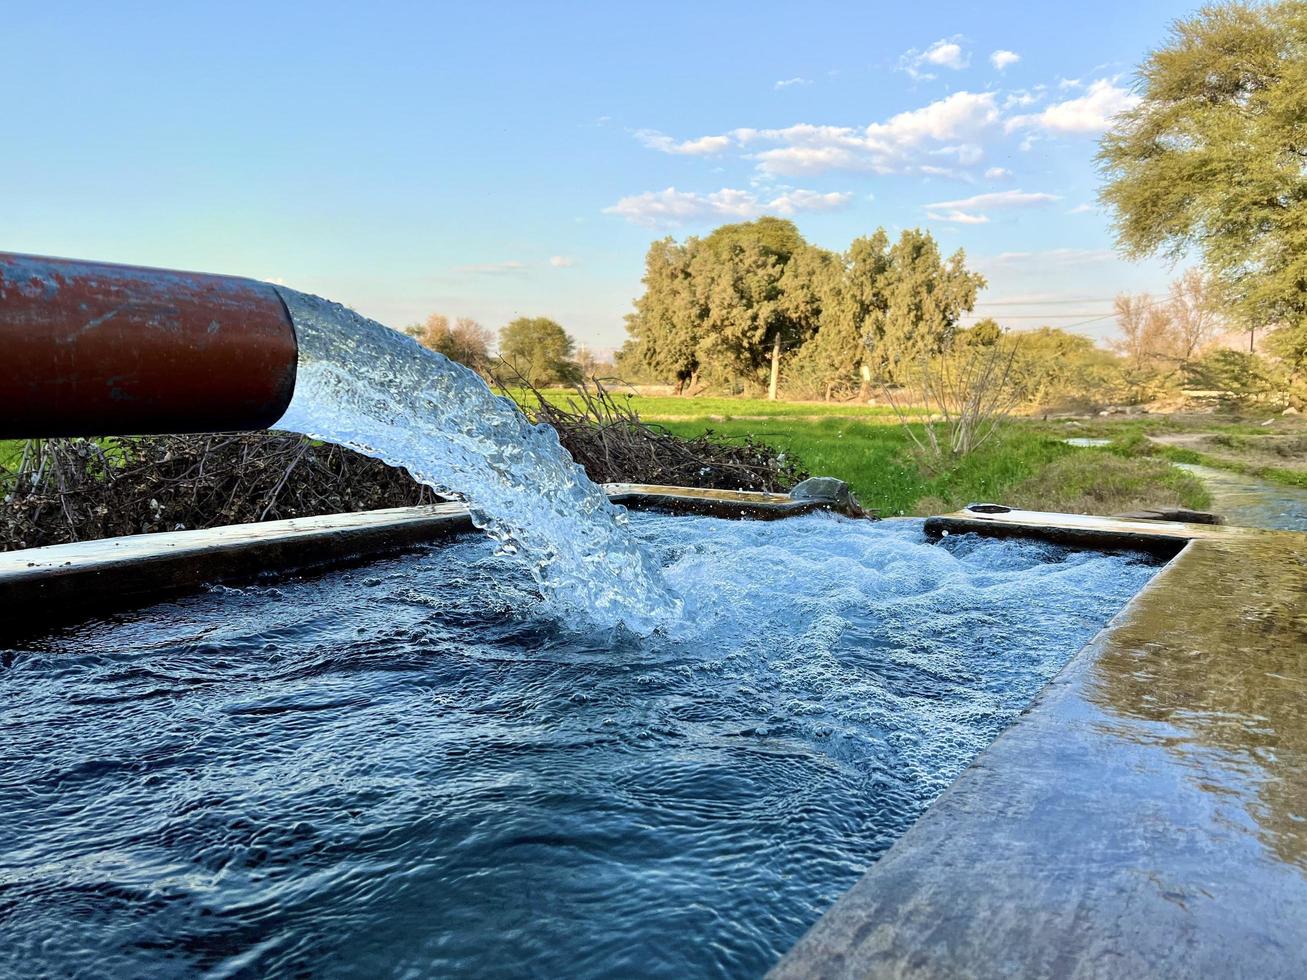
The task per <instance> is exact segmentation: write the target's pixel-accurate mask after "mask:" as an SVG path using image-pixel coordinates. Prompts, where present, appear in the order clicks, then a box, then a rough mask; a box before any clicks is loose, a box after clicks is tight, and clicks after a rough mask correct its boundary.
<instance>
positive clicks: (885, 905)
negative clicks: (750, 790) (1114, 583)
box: [772, 525, 1307, 978]
mask: <svg viewBox="0 0 1307 980" xmlns="http://www.w3.org/2000/svg"><path fill="white" fill-rule="evenodd" d="M1174 527H1180V525H1175V526H1174ZM772 975H773V976H774V977H778V978H793V977H866V976H884V977H945V976H947V977H1011V976H1023V977H1027V976H1028V977H1195V976H1220V977H1259V978H1260V977H1285V978H1289V977H1294V978H1298V977H1303V976H1307V536H1303V535H1296V534H1276V533H1272V532H1248V531H1244V530H1242V529H1219V528H1216V529H1208V531H1207V532H1206V533H1205V534H1202V535H1199V536H1197V537H1196V539H1195V540H1193V541H1192V542H1191V543H1190V544H1189V545H1187V546H1186V548H1185V550H1184V551H1183V552H1182V553H1181V554H1180V555H1179V556H1178V557H1177V558H1176V559H1174V560H1173V561H1172V562H1171V563H1170V564H1169V565H1168V566H1167V567H1166V569H1165V570H1164V571H1163V572H1161V573H1160V574H1159V575H1158V577H1157V578H1155V579H1154V580H1153V582H1152V583H1150V585H1149V586H1148V587H1147V588H1146V589H1145V590H1144V591H1143V592H1141V593H1140V594H1139V595H1138V596H1137V597H1136V598H1135V599H1134V600H1133V601H1132V602H1131V604H1130V605H1129V606H1127V607H1126V609H1125V610H1123V611H1122V613H1121V614H1120V615H1119V616H1118V617H1117V618H1116V619H1115V620H1114V621H1113V622H1112V624H1110V625H1109V627H1108V628H1107V629H1106V630H1104V632H1103V633H1100V634H1099V636H1098V637H1096V638H1095V640H1094V641H1092V642H1091V643H1090V644H1089V645H1088V646H1087V647H1086V648H1085V649H1084V650H1083V651H1081V653H1080V654H1079V655H1078V656H1077V657H1076V659H1075V660H1073V661H1072V663H1071V664H1069V665H1068V667H1067V668H1066V670H1065V671H1064V672H1063V673H1062V674H1061V675H1059V677H1058V678H1057V679H1056V680H1055V681H1054V682H1053V683H1052V684H1050V685H1049V686H1048V687H1047V688H1046V689H1045V690H1044V692H1042V694H1041V695H1040V697H1039V698H1038V699H1037V700H1036V701H1035V703H1034V704H1033V705H1032V706H1031V708H1030V709H1029V711H1028V712H1027V713H1026V714H1025V715H1023V716H1022V718H1021V719H1020V720H1019V721H1018V722H1017V723H1016V724H1015V725H1014V726H1013V727H1012V728H1010V729H1009V730H1008V731H1007V732H1006V733H1005V734H1004V735H1003V736H1001V737H1000V738H999V739H998V740H997V741H996V742H995V743H994V744H993V745H992V746H991V747H990V748H989V749H988V750H987V751H986V752H985V753H984V754H983V755H982V756H981V757H980V758H979V759H978V760H977V762H976V763H975V764H974V765H973V766H972V767H971V768H970V769H968V770H967V771H966V772H965V773H964V774H963V775H962V776H961V777H960V778H959V779H958V781H957V782H956V783H955V784H954V785H953V786H952V787H951V788H950V789H949V790H948V791H947V792H946V793H945V794H944V796H943V797H941V798H940V800H939V801H938V802H937V803H936V804H935V805H934V806H933V807H932V808H931V809H930V810H929V811H928V812H927V814H926V815H925V816H924V817H923V818H922V819H921V820H920V821H919V822H918V823H917V825H916V826H915V827H913V829H912V830H910V831H909V832H908V833H907V834H906V835H905V836H904V837H903V838H902V839H901V840H900V841H899V842H898V843H897V844H896V845H895V847H894V848H893V849H891V850H890V852H889V853H888V854H887V855H886V856H885V857H884V858H882V859H881V861H880V862H879V863H877V864H876V865H875V866H874V867H873V868H872V869H871V870H870V871H869V872H868V874H867V875H866V876H865V877H864V878H863V879H862V880H861V881H860V882H859V883H858V884H857V885H855V886H854V888H853V889H852V890H851V891H850V892H848V893H847V894H846V895H845V896H844V897H843V898H841V899H840V900H839V902H837V903H836V905H835V906H834V907H833V908H832V909H831V910H830V911H829V912H828V913H827V914H826V915H825V916H824V917H823V918H822V919H821V920H820V921H819V922H818V923H817V924H816V925H815V926H814V927H813V928H812V930H811V931H810V932H809V933H808V934H807V936H805V937H804V938H803V939H802V940H801V941H800V942H799V943H798V944H797V945H796V946H795V948H794V949H793V950H792V951H791V952H790V953H789V954H788V955H787V956H786V957H785V959H784V960H782V962H781V963H780V964H779V965H778V966H777V967H776V969H775V970H774V971H773V974H772Z"/></svg>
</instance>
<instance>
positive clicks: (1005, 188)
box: [0, 0, 1193, 347]
mask: <svg viewBox="0 0 1307 980" xmlns="http://www.w3.org/2000/svg"><path fill="white" fill-rule="evenodd" d="M1192 6H1193V5H1192V4H1187V3H1170V2H1164V0H1149V2H1147V3H1139V2H1137V0H1136V2H1118V0H1108V2H1100V3H1095V4H1053V5H1032V4H1028V3H994V2H990V3H985V4H962V3H922V4H904V3H896V4H873V3H840V4H836V3H793V2H791V3H760V2H751V3H704V2H698V3H660V4H657V5H653V4H648V5H634V4H620V3H608V4H599V3H594V4H569V3H548V4H546V3H540V4H526V3H521V4H498V5H493V6H492V5H488V4H459V5H454V4H449V5H443V4H442V5H437V4H425V3H423V4H418V3H413V4H401V3H384V2H383V3H371V4H366V5H365V4H358V3H355V4H330V3H315V4H307V3H306V4H290V3H284V4H275V3H268V4H245V3H224V4H220V5H219V4H199V3H175V2H174V3H169V4H144V5H142V4H101V3H96V4H89V3H88V4H60V3H47V4H35V3H26V4H11V5H9V7H8V8H6V10H5V13H4V17H3V28H0V87H2V88H3V91H4V92H5V93H6V97H5V99H4V110H3V112H4V127H3V130H4V134H5V136H4V143H3V151H2V152H0V188H3V193H0V249H2V250H6V251H26V252H36V253H43V254H53V255H68V256H74V257H78V258H95V259H104V260H109V261H119V262H131V263H144V264H151V265H159V266H167V267H176V268H190V269H200V270H205V271H214V272H228V273H235V274H241V275H249V276H255V277H258V278H262V279H275V280H277V281H281V282H284V283H286V284H288V285H291V286H294V287H296V288H299V289H304V290H307V291H310V292H317V293H320V294H322V295H326V296H329V297H331V298H332V299H337V300H340V301H341V302H345V303H347V304H350V305H352V306H354V307H356V308H357V309H359V310H360V311H362V312H364V313H366V314H368V315H370V316H373V317H376V318H377V319H380V320H382V321H383V322H386V323H389V324H391V325H393V326H403V325H404V324H406V323H409V322H412V321H414V320H418V319H421V318H422V317H423V316H425V315H426V314H427V313H429V312H433V311H440V312H444V313H448V314H452V315H465V316H473V317H476V318H477V319H479V320H481V321H482V322H484V323H485V324H486V325H488V326H491V327H495V328H498V327H499V326H501V325H502V324H503V323H504V322H506V321H507V320H508V319H509V318H511V317H513V316H516V315H519V314H525V315H544V316H552V317H554V318H556V319H558V320H559V321H560V322H562V323H563V324H564V325H565V326H567V327H568V329H569V330H570V331H571V332H572V333H573V334H574V335H575V336H576V337H577V338H578V339H580V340H582V341H585V342H588V343H590V344H592V345H594V346H598V347H612V346H616V345H617V344H620V342H621V340H622V339H623V337H624V331H623V327H622V316H623V314H624V313H625V312H627V311H628V310H629V309H630V303H631V300H632V298H633V297H634V296H635V295H636V294H637V293H638V292H639V290H640V283H639V279H640V275H641V270H642V264H643V256H644V252H645V249H646V248H647V247H648V244H649V242H650V241H651V240H652V239H654V238H656V237H661V236H662V235H665V234H672V235H675V236H677V237H682V236H685V235H689V234H697V233H702V232H704V231H706V230H709V229H711V228H712V227H714V226H715V225H717V224H719V223H721V222H723V221H730V220H741V219H743V218H747V217H752V216H755V215H757V214H762V213H774V214H781V215H784V216H786V217H790V218H792V219H793V220H794V221H795V222H796V223H797V224H798V225H799V227H800V229H801V230H802V231H803V233H804V234H805V235H806V236H807V237H808V238H809V240H811V241H813V242H815V243H817V244H820V245H823V246H827V247H830V248H843V247H844V246H845V245H847V243H848V242H849V241H850V240H851V239H852V238H854V237H856V236H857V235H859V234H864V233H869V232H871V231H873V230H874V229H875V228H876V227H877V226H881V225H883V226H885V227H887V228H890V229H892V230H893V229H899V228H904V227H912V226H923V227H928V228H930V229H931V230H932V231H933V232H934V233H935V235H936V236H937V237H938V238H939V239H940V241H941V243H942V244H943V246H944V247H945V248H946V249H949V250H952V249H953V248H956V247H964V248H965V249H966V250H967V254H968V256H969V258H970V261H971V263H972V265H973V266H975V267H976V268H978V269H980V271H982V272H984V273H985V274H986V275H987V276H988V277H989V280H990V288H989V289H988V290H987V291H986V293H985V294H984V295H983V297H982V302H983V303H984V304H986V305H985V306H984V307H983V308H981V309H980V310H978V312H980V313H989V314H993V315H996V316H999V318H1000V319H1001V320H1003V321H1004V322H1006V323H1007V324H1008V325H1009V326H1011V327H1015V328H1021V327H1031V326H1037V325H1038V324H1039V323H1041V322H1043V321H1044V320H1045V319H1047V321H1048V322H1050V323H1054V324H1061V325H1071V324H1079V323H1081V321H1084V320H1088V319H1090V318H1091V317H1090V316H1088V315H1086V314H1097V313H1101V312H1105V311H1106V310H1108V309H1109V308H1110V297H1111V296H1112V295H1113V294H1114V293H1116V292H1118V291H1120V290H1143V289H1151V290H1153V291H1155V292H1156V291H1159V290H1160V289H1162V288H1164V287H1165V284H1166V282H1167V279H1168V278H1169V275H1170V272H1171V270H1169V269H1168V268H1166V267H1165V266H1163V265H1161V264H1159V263H1142V264H1131V263H1126V262H1124V261H1122V260H1120V259H1119V258H1117V257H1116V256H1115V255H1114V254H1113V253H1112V237H1111V233H1110V229H1109V227H1108V222H1107V219H1106V218H1105V216H1104V215H1103V214H1101V213H1100V212H1099V211H1098V209H1097V208H1096V207H1095V206H1094V199H1095V190H1096V183H1097V180H1096V174H1095V172H1094V167H1093V162H1092V157H1093V153H1094V149H1095V141H1096V138H1097V135H1098V133H1099V132H1100V131H1101V129H1102V127H1103V125H1104V124H1105V120H1106V119H1107V118H1108V117H1109V116H1110V115H1111V113H1113V112H1115V111H1117V110H1119V109H1120V108H1121V107H1122V106H1124V105H1127V104H1129V100H1130V99H1131V98H1132V95H1131V92H1130V85H1131V73H1132V71H1133V68H1134V66H1135V65H1136V64H1137V63H1138V61H1139V60H1140V58H1141V57H1142V56H1143V55H1144V54H1145V53H1146V52H1147V51H1148V49H1149V48H1150V47H1152V46H1155V45H1156V44H1158V43H1160V42H1161V40H1162V39H1163V38H1164V36H1165V33H1166V30H1167V26H1168V24H1169V23H1170V21H1171V20H1173V19H1174V18H1175V17H1177V16H1181V15H1183V14H1184V13H1186V12H1188V11H1189V10H1190V9H1192ZM1111 328H1112V325H1111V322H1110V320H1101V321H1097V322H1094V323H1087V324H1083V325H1082V326H1079V327H1077V329H1079V330H1082V331H1083V332H1085V333H1089V334H1093V335H1096V336H1103V335H1104V334H1105V333H1107V332H1110V330H1111Z"/></svg>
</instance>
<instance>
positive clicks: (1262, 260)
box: [1098, 0, 1307, 347]
mask: <svg viewBox="0 0 1307 980" xmlns="http://www.w3.org/2000/svg"><path fill="white" fill-rule="evenodd" d="M1138 78H1139V88H1140V91H1141V94H1142V100H1141V101H1140V103H1139V104H1138V106H1136V107H1135V108H1134V109H1132V110H1130V111H1128V112H1126V113H1125V114H1124V115H1123V116H1121V117H1119V121H1118V122H1117V124H1116V125H1115V126H1114V127H1113V128H1112V129H1111V130H1110V131H1109V132H1107V133H1106V134H1105V135H1104V137H1103V139H1102V142H1101V144H1100V149H1099V154H1098V162H1099V165H1100V168H1101V170H1102V172H1103V174H1104V176H1105V177H1106V180H1107V183H1106V185H1105V186H1104V188H1103V190H1102V192H1101V198H1102V200H1103V201H1104V203H1105V204H1107V205H1108V207H1109V208H1111V209H1112V211H1113V212H1114V214H1115V218H1116V230H1117V237H1118V241H1119V242H1120V244H1121V246H1122V248H1123V249H1124V250H1125V251H1126V253H1127V254H1129V255H1131V256H1134V257H1138V256H1144V255H1153V254H1161V255H1164V256H1167V257H1169V258H1171V259H1173V260H1178V259H1180V258H1181V257H1183V256H1184V255H1186V254H1188V253H1190V252H1194V253H1196V254H1197V255H1199V256H1201V258H1202V261H1203V265H1204V267H1205V269H1206V271H1207V273H1208V275H1209V277H1210V278H1211V281H1212V283H1213V285H1214V286H1215V288H1216V289H1218V290H1219V291H1220V292H1222V293H1223V294H1224V295H1225V296H1227V297H1228V298H1229V300H1230V301H1231V302H1232V304H1233V305H1234V308H1235V309H1236V310H1237V311H1238V313H1239V314H1240V316H1241V317H1242V318H1243V319H1245V320H1246V322H1247V323H1248V324H1249V326H1250V327H1251V328H1253V329H1256V328H1258V327H1269V326H1273V325H1277V324H1279V325H1282V329H1284V330H1286V331H1299V330H1300V331H1304V333H1307V175H1305V174H1304V163H1307V98H1304V96H1303V93H1304V92H1307V3H1303V2H1302V0H1279V2H1272V3H1266V4H1257V5H1252V4H1242V3H1226V4H1221V5H1213V6H1208V7H1204V8H1203V9H1202V10H1200V11H1199V12H1198V13H1197V14H1195V15H1193V16H1192V17H1189V18H1186V19H1183V20H1180V21H1177V22H1176V23H1175V25H1174V26H1173V27H1172V30H1171V35H1170V37H1169V38H1168V39H1167V42H1166V43H1165V44H1164V45H1163V46H1162V47H1161V48H1159V49H1158V50H1157V51H1155V52H1153V54H1151V55H1150V56H1149V57H1148V59H1147V60H1146V61H1145V62H1144V63H1143V65H1142V66H1141V67H1140V69H1139V73H1138ZM1304 347H1307V344H1305V345H1304Z"/></svg>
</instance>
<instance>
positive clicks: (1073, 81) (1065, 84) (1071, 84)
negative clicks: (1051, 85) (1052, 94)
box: [1057, 78, 1085, 90]
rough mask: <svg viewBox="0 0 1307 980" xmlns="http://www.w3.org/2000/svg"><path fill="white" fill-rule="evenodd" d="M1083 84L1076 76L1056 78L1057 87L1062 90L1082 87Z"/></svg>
mask: <svg viewBox="0 0 1307 980" xmlns="http://www.w3.org/2000/svg"><path fill="white" fill-rule="evenodd" d="M1084 85H1085V83H1084V82H1082V81H1081V80H1080V79H1078V78H1059V79H1058V80H1057V87H1058V88H1060V89H1063V90H1065V89H1069V88H1084Z"/></svg>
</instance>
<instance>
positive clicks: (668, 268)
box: [619, 238, 703, 395]
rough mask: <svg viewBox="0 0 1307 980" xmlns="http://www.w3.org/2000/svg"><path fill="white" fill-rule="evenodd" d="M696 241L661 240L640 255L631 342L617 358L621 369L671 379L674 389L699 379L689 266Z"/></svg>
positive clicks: (699, 314)
mask: <svg viewBox="0 0 1307 980" xmlns="http://www.w3.org/2000/svg"><path fill="white" fill-rule="evenodd" d="M698 246H699V240H698V239H696V238H691V239H690V240H689V241H688V242H686V244H684V245H679V244H677V243H676V242H675V241H673V240H672V239H671V238H663V239H660V240H659V241H656V242H654V243H653V244H652V245H650V246H649V252H648V254H647V255H645V259H644V279H643V282H644V293H643V294H642V295H641V296H640V298H639V299H637V300H636V301H635V311H634V312H633V313H629V314H627V317H626V330H627V333H629V334H630V335H631V340H630V341H629V342H628V345H627V346H624V347H623V349H622V354H621V357H620V358H619V360H620V362H621V364H622V367H623V369H625V370H634V371H636V372H640V373H642V369H644V370H647V371H649V372H650V373H651V374H653V375H654V376H655V377H660V378H664V379H668V380H671V381H673V382H674V383H675V384H676V393H677V394H678V395H679V394H681V393H682V392H684V391H685V389H686V386H687V385H688V386H691V387H693V385H694V382H695V379H696V378H697V377H698V374H699V368H700V361H699V339H700V328H701V325H702V322H703V310H702V309H701V308H700V306H699V305H698V303H697V302H696V300H695V297H694V289H693V284H692V281H691V272H690V268H691V264H692V263H693V260H694V257H695V253H696V252H697V250H698Z"/></svg>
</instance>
